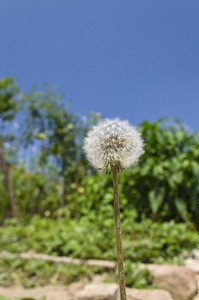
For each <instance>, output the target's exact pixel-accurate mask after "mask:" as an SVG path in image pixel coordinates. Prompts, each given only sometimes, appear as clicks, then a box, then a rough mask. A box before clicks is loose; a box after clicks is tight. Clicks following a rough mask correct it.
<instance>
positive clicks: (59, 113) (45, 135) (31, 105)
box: [23, 85, 79, 207]
mask: <svg viewBox="0 0 199 300" xmlns="http://www.w3.org/2000/svg"><path fill="white" fill-rule="evenodd" d="M23 103H24V104H25V110H26V113H25V116H26V118H25V123H24V125H25V126H24V128H25V130H24V136H25V144H26V145H28V144H29V143H37V144H38V143H39V144H40V145H41V144H42V149H43V150H42V153H41V154H42V155H41V156H40V164H41V165H42V164H43V165H45V162H46V160H47V159H49V160H52V161H53V162H54V163H55V164H56V166H57V169H58V173H59V182H60V189H59V194H60V207H63V206H64V204H65V201H66V198H67V196H66V195H67V193H69V191H70V189H71V183H72V182H74V181H75V180H76V178H77V176H78V174H77V168H78V163H79V161H78V159H77V157H78V150H79V146H78V137H77V131H78V129H77V122H78V118H77V117H76V116H75V115H73V114H72V113H69V112H68V110H67V109H66V107H65V106H64V105H63V104H62V101H61V95H60V94H57V93H54V92H53V90H52V88H51V87H49V86H47V85H46V86H45V88H44V91H42V92H38V91H37V90H36V89H35V88H33V89H32V90H31V91H30V93H27V94H26V95H24V97H23Z"/></svg>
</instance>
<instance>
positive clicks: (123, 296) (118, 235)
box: [112, 166, 126, 300]
mask: <svg viewBox="0 0 199 300" xmlns="http://www.w3.org/2000/svg"><path fill="white" fill-rule="evenodd" d="M112 171H113V189H114V211H115V232H116V246H117V262H118V271H119V284H120V299H121V300H126V286H125V275H124V265H123V251H122V233H121V226H120V205H119V193H118V176H117V173H118V170H117V167H116V166H114V167H112Z"/></svg>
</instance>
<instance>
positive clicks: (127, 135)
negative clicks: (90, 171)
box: [83, 118, 144, 170]
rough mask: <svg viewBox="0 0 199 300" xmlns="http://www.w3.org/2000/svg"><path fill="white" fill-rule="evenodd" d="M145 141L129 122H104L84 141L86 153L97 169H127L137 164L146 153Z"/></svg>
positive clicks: (109, 120)
mask: <svg viewBox="0 0 199 300" xmlns="http://www.w3.org/2000/svg"><path fill="white" fill-rule="evenodd" d="M143 146H144V143H143V140H142V138H141V135H140V133H139V132H138V131H137V129H136V128H135V127H134V126H132V125H130V124H129V122H128V121H126V120H125V121H121V120H119V119H118V118H116V119H105V120H102V121H101V122H100V123H99V124H98V125H96V126H94V127H93V128H92V129H91V130H90V131H89V132H88V135H87V137H86V138H85V140H84V147H83V149H84V152H85V154H86V156H87V159H88V160H89V161H90V163H91V165H92V166H93V167H94V168H96V169H100V170H101V169H104V168H106V169H108V168H110V169H111V167H112V166H117V167H118V170H119V169H125V168H128V167H130V166H133V165H135V164H136V163H137V161H138V159H139V157H140V156H141V155H142V154H143V153H144V151H143Z"/></svg>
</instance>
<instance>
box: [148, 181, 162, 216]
mask: <svg viewBox="0 0 199 300" xmlns="http://www.w3.org/2000/svg"><path fill="white" fill-rule="evenodd" d="M164 196H165V188H164V187H160V188H157V189H155V190H152V191H150V192H149V202H150V206H151V209H152V212H153V213H154V214H156V213H157V211H158V209H159V208H160V206H161V204H162V202H163V200H164Z"/></svg>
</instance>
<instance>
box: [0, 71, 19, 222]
mask: <svg viewBox="0 0 199 300" xmlns="http://www.w3.org/2000/svg"><path fill="white" fill-rule="evenodd" d="M18 91H19V89H18V87H17V86H16V85H15V83H14V78H12V77H8V78H3V79H2V80H1V81H0V121H1V133H0V168H1V171H2V173H3V176H4V182H5V186H6V190H7V194H8V199H9V202H10V206H11V211H12V216H13V217H15V218H16V219H17V220H19V215H18V209H17V204H16V201H15V197H14V193H13V189H12V185H11V180H10V176H9V166H8V163H7V162H6V155H5V151H4V145H5V143H6V142H11V141H12V140H13V139H14V136H13V134H12V132H11V131H10V130H9V129H8V125H10V123H11V122H12V121H13V120H14V118H15V116H16V113H17V111H18V103H17V99H16V96H17V94H18Z"/></svg>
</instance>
